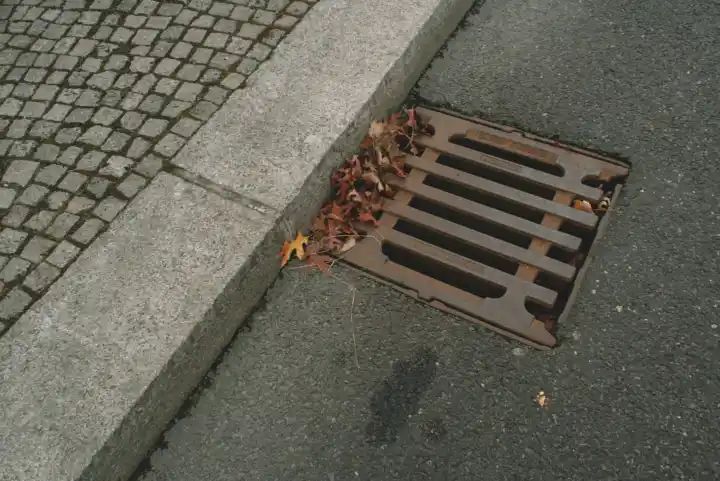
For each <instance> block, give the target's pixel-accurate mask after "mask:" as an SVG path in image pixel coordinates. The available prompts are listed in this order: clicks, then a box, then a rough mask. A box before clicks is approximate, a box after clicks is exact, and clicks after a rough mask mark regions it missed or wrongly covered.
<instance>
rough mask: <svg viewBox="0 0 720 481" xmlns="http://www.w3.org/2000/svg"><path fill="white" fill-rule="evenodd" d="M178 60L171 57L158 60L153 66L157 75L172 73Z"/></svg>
mask: <svg viewBox="0 0 720 481" xmlns="http://www.w3.org/2000/svg"><path fill="white" fill-rule="evenodd" d="M179 65H180V62H179V61H178V60H175V59H172V58H164V59H162V60H160V62H159V63H158V64H157V67H155V73H156V74H158V75H165V76H168V75H172V73H173V72H174V71H175V70H176V69H177V68H178V66H179Z"/></svg>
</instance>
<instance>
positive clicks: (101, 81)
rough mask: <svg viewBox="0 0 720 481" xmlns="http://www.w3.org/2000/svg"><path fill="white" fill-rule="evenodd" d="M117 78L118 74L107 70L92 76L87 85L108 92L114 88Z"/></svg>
mask: <svg viewBox="0 0 720 481" xmlns="http://www.w3.org/2000/svg"><path fill="white" fill-rule="evenodd" d="M115 77H117V73H116V72H113V71H112V70H106V71H104V72H100V73H96V74H94V75H92V76H91V77H90V78H89V79H87V84H88V85H89V86H91V87H96V88H98V89H100V90H106V89H109V88H110V87H111V86H112V84H113V82H115Z"/></svg>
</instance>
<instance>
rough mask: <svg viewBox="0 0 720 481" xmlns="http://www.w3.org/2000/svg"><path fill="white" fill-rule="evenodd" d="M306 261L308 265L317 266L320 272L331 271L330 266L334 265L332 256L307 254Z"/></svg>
mask: <svg viewBox="0 0 720 481" xmlns="http://www.w3.org/2000/svg"><path fill="white" fill-rule="evenodd" d="M305 262H306V263H307V264H308V265H311V266H315V267H317V268H318V270H319V271H320V272H322V273H324V274H327V273H329V272H330V267H332V263H333V258H332V257H330V256H325V255H320V254H314V255H311V256H307V259H305Z"/></svg>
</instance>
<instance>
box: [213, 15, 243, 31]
mask: <svg viewBox="0 0 720 481" xmlns="http://www.w3.org/2000/svg"><path fill="white" fill-rule="evenodd" d="M212 28H213V30H216V31H218V32H223V33H235V30H237V28H238V23H237V22H236V21H235V20H230V19H227V18H221V19H220V20H218V21H217V22H215V25H213V27H212Z"/></svg>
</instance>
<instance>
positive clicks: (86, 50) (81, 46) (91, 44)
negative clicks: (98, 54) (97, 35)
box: [70, 38, 97, 57]
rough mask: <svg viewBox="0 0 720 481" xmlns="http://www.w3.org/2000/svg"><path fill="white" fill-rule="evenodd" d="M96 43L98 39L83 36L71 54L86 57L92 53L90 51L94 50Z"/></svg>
mask: <svg viewBox="0 0 720 481" xmlns="http://www.w3.org/2000/svg"><path fill="white" fill-rule="evenodd" d="M96 45H97V41H95V40H92V39H89V38H81V39H79V40H78V41H77V43H76V44H75V46H74V47H73V49H72V50H71V51H70V55H74V56H76V57H86V56H88V55H90V52H92V51H93V49H94V48H95V46H96Z"/></svg>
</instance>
